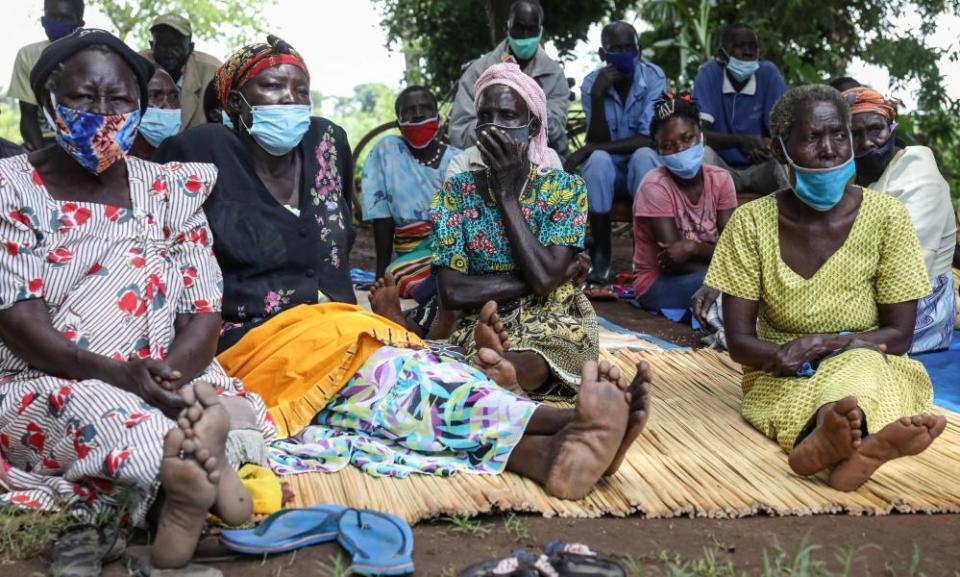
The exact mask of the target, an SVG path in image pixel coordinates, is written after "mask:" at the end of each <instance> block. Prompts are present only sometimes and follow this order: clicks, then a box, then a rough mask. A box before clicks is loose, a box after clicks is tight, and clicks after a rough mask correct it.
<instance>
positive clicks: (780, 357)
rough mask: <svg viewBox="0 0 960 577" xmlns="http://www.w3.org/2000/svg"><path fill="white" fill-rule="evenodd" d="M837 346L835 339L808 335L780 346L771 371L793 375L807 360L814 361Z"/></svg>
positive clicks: (788, 375)
mask: <svg viewBox="0 0 960 577" xmlns="http://www.w3.org/2000/svg"><path fill="white" fill-rule="evenodd" d="M836 348H837V346H836V343H835V342H834V339H826V338H824V337H823V335H807V336H804V337H800V338H799V339H796V340H793V341H790V342H789V343H786V344H784V345H782V346H781V347H780V350H778V351H777V354H776V355H775V356H774V359H773V364H772V367H771V370H770V372H772V373H773V374H774V375H776V376H778V377H792V376H794V375H796V374H797V371H799V370H800V369H801V368H802V367H803V364H804V363H806V362H810V363H814V362H816V361H819V360H820V359H822V358H823V357H825V356H827V355H828V354H830V353H831V352H833V351H834V350H835V349H836Z"/></svg>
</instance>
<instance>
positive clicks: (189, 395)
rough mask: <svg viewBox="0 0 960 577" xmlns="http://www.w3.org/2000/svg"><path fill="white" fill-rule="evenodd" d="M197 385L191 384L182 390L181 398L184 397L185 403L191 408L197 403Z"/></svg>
mask: <svg viewBox="0 0 960 577" xmlns="http://www.w3.org/2000/svg"><path fill="white" fill-rule="evenodd" d="M194 388H195V385H193V384H190V385H186V386H184V387H181V388H180V396H181V397H183V401H184V402H185V403H186V404H187V406H188V407H189V406H190V405H193V404H195V403H196V402H197V395H196V391H195V390H194Z"/></svg>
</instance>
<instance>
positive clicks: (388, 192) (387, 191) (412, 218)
mask: <svg viewBox="0 0 960 577" xmlns="http://www.w3.org/2000/svg"><path fill="white" fill-rule="evenodd" d="M458 154H460V149H458V148H454V147H452V146H447V149H446V150H445V151H444V153H443V158H441V159H440V165H439V166H438V167H437V168H431V167H429V166H424V165H422V164H420V162H419V161H418V160H417V159H416V158H414V157H413V154H411V153H410V150H409V149H408V148H407V144H406V142H404V140H403V138H402V137H400V136H394V135H390V136H384V137H383V139H382V140H381V141H380V142H378V143H377V145H376V146H374V147H373V150H371V151H370V154H368V155H367V160H366V162H365V163H364V165H363V172H362V176H361V188H360V206H361V208H362V209H363V220H374V219H378V218H392V219H393V221H394V222H395V223H396V224H397V225H400V226H404V225H408V224H412V223H414V222H419V221H425V220H428V219H429V218H430V201H431V200H433V195H434V193H436V192H437V191H438V190H440V187H441V186H442V185H443V175H444V174H446V172H447V167H448V166H449V165H450V161H451V160H453V157H454V156H456V155H458Z"/></svg>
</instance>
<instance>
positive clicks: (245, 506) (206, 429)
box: [179, 382, 253, 525]
mask: <svg viewBox="0 0 960 577" xmlns="http://www.w3.org/2000/svg"><path fill="white" fill-rule="evenodd" d="M180 394H181V395H183V398H184V400H185V401H187V403H189V404H190V407H189V408H188V409H186V410H185V411H184V415H183V417H181V419H180V421H179V422H180V426H181V428H183V429H184V431H185V432H187V434H188V436H190V437H191V438H189V439H187V440H186V441H184V450H185V451H186V452H187V453H194V454H195V455H196V458H197V460H198V461H200V462H206V460H207V459H209V458H210V457H213V458H215V459H216V460H217V467H216V469H214V470H213V471H211V472H210V481H211V482H212V483H216V485H217V498H216V502H215V503H214V506H213V509H212V511H213V513H214V514H215V515H216V516H217V517H220V519H222V520H223V521H224V522H225V523H226V524H228V525H240V524H242V523H244V522H245V521H246V520H247V519H249V518H250V515H252V514H253V499H252V498H251V497H250V492H249V491H247V489H246V487H244V486H243V483H241V482H240V477H239V476H237V472H236V471H234V470H233V467H231V466H230V463H229V462H228V461H227V457H226V455H225V454H224V451H225V449H226V442H227V433H229V432H230V415H229V414H228V413H227V411H226V409H224V408H223V406H222V405H221V404H220V400H219V398H218V397H217V392H216V391H215V390H214V388H213V387H212V386H211V385H210V384H209V383H204V382H199V383H196V384H193V385H187V386H186V387H183V388H182V389H180ZM185 420H186V422H184V421H185Z"/></svg>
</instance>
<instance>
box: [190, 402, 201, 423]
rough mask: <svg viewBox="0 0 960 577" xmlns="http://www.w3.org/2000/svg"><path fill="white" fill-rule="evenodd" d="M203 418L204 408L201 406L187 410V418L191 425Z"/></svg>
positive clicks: (194, 406) (197, 405)
mask: <svg viewBox="0 0 960 577" xmlns="http://www.w3.org/2000/svg"><path fill="white" fill-rule="evenodd" d="M202 416H203V407H201V406H200V405H199V404H195V405H193V406H192V407H190V408H188V409H187V418H188V419H189V420H190V422H191V423H196V422H197V421H199V420H200V417H202Z"/></svg>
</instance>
